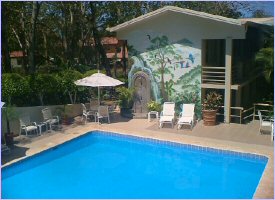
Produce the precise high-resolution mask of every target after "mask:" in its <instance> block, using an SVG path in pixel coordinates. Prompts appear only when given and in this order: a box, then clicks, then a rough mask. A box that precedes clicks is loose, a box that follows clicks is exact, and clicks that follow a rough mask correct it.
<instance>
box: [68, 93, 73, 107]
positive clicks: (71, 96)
mask: <svg viewBox="0 0 275 200" xmlns="http://www.w3.org/2000/svg"><path fill="white" fill-rule="evenodd" d="M68 94H69V97H70V101H71V104H73V103H74V100H73V95H72V93H71V92H68Z"/></svg>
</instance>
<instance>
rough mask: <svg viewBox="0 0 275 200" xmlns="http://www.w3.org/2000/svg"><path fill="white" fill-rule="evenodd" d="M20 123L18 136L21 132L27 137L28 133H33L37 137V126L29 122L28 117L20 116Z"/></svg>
mask: <svg viewBox="0 0 275 200" xmlns="http://www.w3.org/2000/svg"><path fill="white" fill-rule="evenodd" d="M19 122H20V134H21V132H22V130H23V131H24V132H25V133H26V136H27V135H28V132H33V131H34V132H35V133H36V134H37V135H38V131H37V124H36V122H31V120H30V117H29V116H28V115H24V116H21V117H20V118H19Z"/></svg>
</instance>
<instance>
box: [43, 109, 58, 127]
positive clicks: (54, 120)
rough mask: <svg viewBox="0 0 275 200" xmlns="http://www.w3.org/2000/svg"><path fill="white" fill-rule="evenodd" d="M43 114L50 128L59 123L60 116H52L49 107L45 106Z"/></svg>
mask: <svg viewBox="0 0 275 200" xmlns="http://www.w3.org/2000/svg"><path fill="white" fill-rule="evenodd" d="M42 115H43V118H44V122H45V123H47V124H48V125H49V129H48V130H52V126H53V125H57V126H58V125H59V117H58V116H52V112H51V110H50V109H49V108H44V109H43V110H42Z"/></svg>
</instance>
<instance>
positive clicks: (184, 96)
mask: <svg viewBox="0 0 275 200" xmlns="http://www.w3.org/2000/svg"><path fill="white" fill-rule="evenodd" d="M173 101H174V102H175V103H176V112H177V114H179V113H180V112H181V106H182V104H183V103H186V104H187V103H193V104H195V113H196V115H197V117H198V118H200V117H201V97H200V88H199V86H196V87H195V88H194V89H193V90H191V91H189V90H184V91H183V92H182V93H179V94H177V95H176V96H175V97H174V99H173Z"/></svg>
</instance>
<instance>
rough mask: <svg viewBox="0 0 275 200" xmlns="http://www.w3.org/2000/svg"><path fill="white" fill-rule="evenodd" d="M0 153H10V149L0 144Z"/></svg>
mask: <svg viewBox="0 0 275 200" xmlns="http://www.w3.org/2000/svg"><path fill="white" fill-rule="evenodd" d="M1 153H10V148H9V147H8V146H7V145H5V144H1Z"/></svg>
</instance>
